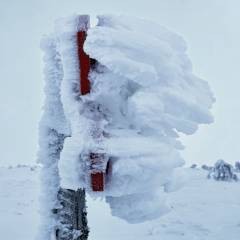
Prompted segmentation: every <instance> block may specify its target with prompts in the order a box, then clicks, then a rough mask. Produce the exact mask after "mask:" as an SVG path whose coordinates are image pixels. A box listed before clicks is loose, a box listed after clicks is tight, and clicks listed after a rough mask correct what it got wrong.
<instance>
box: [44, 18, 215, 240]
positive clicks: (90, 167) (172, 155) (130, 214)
mask: <svg viewBox="0 0 240 240" xmlns="http://www.w3.org/2000/svg"><path fill="white" fill-rule="evenodd" d="M86 36H87V38H86ZM139 39H141V41H139ZM43 45H44V46H43V48H44V49H45V51H46V57H45V61H46V71H45V75H46V86H47V87H46V91H45V92H46V102H45V108H44V116H43V120H42V123H41V131H40V135H41V138H40V161H41V162H42V164H43V178H42V179H43V181H42V182H43V185H44V193H43V195H44V197H45V198H46V199H45V200H44V201H42V203H44V211H45V213H44V216H45V218H47V219H48V220H47V221H45V222H44V224H43V225H44V228H45V231H44V232H45V233H46V234H45V235H44V237H42V238H41V240H49V233H50V232H51V231H53V230H56V234H55V233H54V234H55V235H57V239H58V240H73V239H77V240H79V239H86V238H87V234H88V229H87V225H86V211H85V200H84V199H85V192H87V193H88V194H89V195H90V196H91V195H92V196H94V197H105V199H106V202H107V203H108V204H109V205H110V208H111V211H112V214H113V215H115V216H118V217H120V218H122V219H124V220H126V221H128V222H130V223H138V222H143V221H147V220H151V219H155V218H158V217H159V216H161V215H162V214H164V213H166V212H167V211H169V208H168V207H167V205H166V204H165V200H164V199H165V194H166V193H167V192H168V191H169V189H171V187H169V186H171V182H174V177H173V175H174V174H173V173H174V170H175V169H176V168H178V167H180V166H182V164H183V163H184V161H183V159H182V157H181V155H180V150H181V149H183V146H182V144H181V142H180V140H179V134H178V133H180V132H181V133H184V134H187V135H189V134H193V133H194V132H195V131H196V130H197V129H198V125H199V124H207V123H211V122H212V121H213V118H212V116H211V113H210V108H211V106H212V103H213V101H214V98H213V96H212V93H211V90H210V89H209V86H208V84H207V83H206V82H205V81H203V80H202V79H199V78H198V77H196V76H195V75H194V74H193V73H192V66H191V62H190V60H189V58H188V57H187V54H186V45H185V42H184V41H183V40H182V38H181V37H179V36H178V35H176V34H174V33H171V32H170V31H168V30H167V29H165V28H163V27H161V26H159V25H158V24H153V23H152V22H148V21H145V20H141V19H137V18H131V17H123V16H106V15H104V16H99V17H98V23H97V25H96V26H95V27H92V28H89V16H86V15H84V16H83V15H80V16H78V15H74V16H71V17H69V18H66V19H61V20H59V21H57V23H56V28H55V32H54V34H52V36H51V37H50V38H48V40H47V41H46V42H45V44H43ZM108 179H111V181H110V184H108ZM46 196H47V197H46ZM80 202H81V204H80ZM78 223H82V224H80V225H81V226H83V225H84V228H82V227H80V226H79V224H78ZM84 229H85V230H84ZM79 230H81V231H79ZM84 231H85V232H84ZM55 235H54V236H55ZM55 237H56V236H55Z"/></svg>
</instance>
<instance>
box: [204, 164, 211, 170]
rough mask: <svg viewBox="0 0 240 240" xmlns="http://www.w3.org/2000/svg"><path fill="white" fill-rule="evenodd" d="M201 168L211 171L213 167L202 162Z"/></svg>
mask: <svg viewBox="0 0 240 240" xmlns="http://www.w3.org/2000/svg"><path fill="white" fill-rule="evenodd" d="M202 169H203V170H207V171H211V170H212V169H213V167H211V166H207V165H206V164H203V165H202Z"/></svg>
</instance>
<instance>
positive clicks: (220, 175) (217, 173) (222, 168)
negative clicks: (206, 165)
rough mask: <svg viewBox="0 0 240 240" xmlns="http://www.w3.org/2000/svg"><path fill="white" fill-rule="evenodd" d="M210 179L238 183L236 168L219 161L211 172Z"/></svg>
mask: <svg viewBox="0 0 240 240" xmlns="http://www.w3.org/2000/svg"><path fill="white" fill-rule="evenodd" d="M208 178H214V179H215V180H217V181H233V180H234V181H237V180H238V178H237V175H236V174H234V168H233V166H232V165H231V164H229V163H226V162H225V161H224V160H222V159H219V160H218V161H217V162H216V163H215V165H214V168H213V169H212V170H211V171H210V172H209V174H208Z"/></svg>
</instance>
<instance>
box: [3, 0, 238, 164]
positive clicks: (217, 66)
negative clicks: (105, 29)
mask: <svg viewBox="0 0 240 240" xmlns="http://www.w3.org/2000/svg"><path fill="white" fill-rule="evenodd" d="M239 7H240V1H239V0H162V1H161V0H121V1H114V0H85V1H83V0H38V1H36V0H21V1H15V0H0V76H1V77H0V165H10V164H11V165H15V164H18V163H31V164H34V162H35V160H36V152H37V134H38V121H39V118H40V111H41V105H42V101H43V76H42V69H43V64H42V53H41V51H40V49H39V42H40V39H41V37H42V35H43V34H46V33H49V32H51V30H52V29H53V22H54V19H56V18H58V17H61V16H66V15H69V14H71V13H74V12H77V13H89V14H91V15H92V17H95V15H96V14H102V13H117V14H118V13H122V14H127V15H133V16H139V17H141V18H147V19H150V20H153V21H155V22H158V23H160V24H162V25H164V26H166V27H168V28H170V29H172V30H173V31H176V32H178V33H179V34H180V35H182V36H183V37H184V38H185V40H186V41H187V43H188V46H189V51H188V53H189V56H190V58H191V59H192V62H193V65H194V72H195V73H196V74H197V75H198V76H200V77H202V78H204V79H206V80H207V81H208V82H209V83H210V86H211V88H212V90H213V91H214V93H215V96H216V98H217V102H216V104H215V106H214V109H213V113H214V116H215V123H214V124H212V125H209V126H203V127H200V129H199V131H198V133H197V134H195V135H193V136H187V137H184V143H185V145H186V150H185V151H184V152H183V155H184V157H185V159H186V162H187V163H191V162H196V163H213V162H215V161H216V160H217V159H218V158H224V159H225V160H227V161H230V162H233V161H236V160H240V147H239V144H238V135H239V132H240V124H239V123H240V104H239V101H238V97H239V95H240V94H239V92H240V90H239V87H240V83H239V79H240V67H239V66H238V65H239V58H240V48H239V43H240V28H239V26H238V25H239V22H240V13H239Z"/></svg>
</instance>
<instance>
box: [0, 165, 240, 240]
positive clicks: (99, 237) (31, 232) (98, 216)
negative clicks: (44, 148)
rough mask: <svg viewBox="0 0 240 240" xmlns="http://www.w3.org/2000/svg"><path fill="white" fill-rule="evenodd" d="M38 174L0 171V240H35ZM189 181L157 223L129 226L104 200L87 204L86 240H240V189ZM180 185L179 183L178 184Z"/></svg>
mask: <svg viewBox="0 0 240 240" xmlns="http://www.w3.org/2000/svg"><path fill="white" fill-rule="evenodd" d="M39 171H40V169H39V168H36V169H34V168H32V169H31V168H30V167H18V168H0V189H1V191H0V233H1V238H0V239H1V240H14V239H18V240H34V236H35V235H36V233H37V229H38V225H39V221H40V219H39V214H38V208H39V207H38V195H39V180H38V179H39V178H38V176H39ZM185 173H186V176H187V178H188V181H187V183H186V185H185V186H184V187H183V188H181V189H180V190H179V191H176V192H173V193H170V194H169V199H168V201H169V204H170V206H171V208H172V211H171V212H170V213H169V214H167V215H165V216H163V217H161V218H160V219H158V220H155V221H151V222H146V223H142V224H128V223H126V222H125V221H123V220H120V219H118V218H116V217H112V216H111V214H110V209H109V207H108V205H107V204H106V203H105V202H104V201H103V200H102V201H100V200H96V201H93V200H91V199H90V198H89V199H88V217H89V225H90V231H91V233H90V238H89V239H90V240H103V239H104V240H110V239H111V240H112V239H121V240H147V239H149V240H159V239H161V240H181V239H183V240H226V239H228V240H238V239H239V236H240V183H239V182H216V181H214V180H208V179H206V174H207V173H206V171H203V170H198V169H186V170H185ZM179 180H180V179H179Z"/></svg>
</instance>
